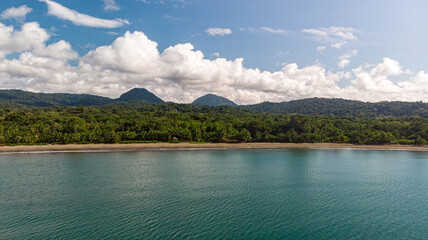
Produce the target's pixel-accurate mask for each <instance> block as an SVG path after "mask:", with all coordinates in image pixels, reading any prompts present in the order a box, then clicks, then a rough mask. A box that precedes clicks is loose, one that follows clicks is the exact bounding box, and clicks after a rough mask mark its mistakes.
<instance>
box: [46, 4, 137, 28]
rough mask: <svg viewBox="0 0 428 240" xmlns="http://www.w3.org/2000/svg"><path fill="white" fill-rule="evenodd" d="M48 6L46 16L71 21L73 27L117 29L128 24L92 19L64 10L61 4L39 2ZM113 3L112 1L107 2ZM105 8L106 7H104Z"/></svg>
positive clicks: (120, 20)
mask: <svg viewBox="0 0 428 240" xmlns="http://www.w3.org/2000/svg"><path fill="white" fill-rule="evenodd" d="M39 1H40V2H44V3H46V4H47V6H48V15H51V16H55V17H57V18H59V19H63V20H67V21H71V22H72V23H73V24H74V25H78V26H86V27H96V28H118V27H122V26H124V25H127V24H129V22H128V20H126V19H119V18H118V19H114V20H107V19H101V18H96V17H92V16H89V15H86V14H82V13H79V12H77V11H75V10H73V9H69V8H66V7H64V6H62V5H61V4H59V3H57V2H54V1H51V0H39ZM107 2H110V3H111V2H113V3H114V1H107ZM106 6H107V5H106Z"/></svg>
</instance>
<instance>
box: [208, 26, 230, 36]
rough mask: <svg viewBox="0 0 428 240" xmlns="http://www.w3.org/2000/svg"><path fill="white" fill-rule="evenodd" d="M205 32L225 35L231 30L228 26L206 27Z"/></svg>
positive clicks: (212, 34)
mask: <svg viewBox="0 0 428 240" xmlns="http://www.w3.org/2000/svg"><path fill="white" fill-rule="evenodd" d="M205 32H206V33H208V35H210V36H217V35H218V36H225V35H229V34H232V30H231V29H229V28H208V29H207V30H205Z"/></svg>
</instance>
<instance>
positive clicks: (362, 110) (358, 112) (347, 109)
mask: <svg viewBox="0 0 428 240" xmlns="http://www.w3.org/2000/svg"><path fill="white" fill-rule="evenodd" d="M243 107H245V108H248V109H251V110H254V111H257V112H264V113H281V114H290V113H298V114H319V115H325V114H333V115H338V116H339V115H340V116H354V117H360V116H362V117H376V116H382V117H388V116H395V117H401V116H420V117H428V103H423V102H378V103H369V102H361V101H353V100H345V99H328V98H308V99H302V100H295V101H290V102H281V103H271V102H264V103H260V104H255V105H248V106H243Z"/></svg>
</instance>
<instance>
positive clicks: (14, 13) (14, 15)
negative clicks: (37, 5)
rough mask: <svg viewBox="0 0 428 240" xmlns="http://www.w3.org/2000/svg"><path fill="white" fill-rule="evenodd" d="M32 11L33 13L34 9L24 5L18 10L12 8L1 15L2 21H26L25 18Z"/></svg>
mask: <svg viewBox="0 0 428 240" xmlns="http://www.w3.org/2000/svg"><path fill="white" fill-rule="evenodd" d="M32 11H33V9H32V8H29V7H27V5H22V6H20V7H18V8H15V7H11V8H9V9H6V10H4V11H3V12H2V13H1V14H0V17H1V18H2V19H15V20H17V21H19V22H23V21H24V20H25V17H26V16H27V14H29V13H30V12H32Z"/></svg>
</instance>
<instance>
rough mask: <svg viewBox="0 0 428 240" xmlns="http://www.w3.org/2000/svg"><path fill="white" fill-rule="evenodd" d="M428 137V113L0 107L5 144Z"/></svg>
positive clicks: (413, 140) (0, 137)
mask: <svg viewBox="0 0 428 240" xmlns="http://www.w3.org/2000/svg"><path fill="white" fill-rule="evenodd" d="M183 141H185V142H231V143H232V142H286V143H287V142H290V143H316V142H320V143H354V144H391V143H392V144H418V145H420V144H428V119H427V118H424V117H377V118H374V117H353V116H335V115H314V114H313V115H301V114H275V113H256V112H252V111H250V110H246V109H236V108H231V107H225V106H221V107H208V106H203V107H201V106H193V105H186V104H163V105H145V106H141V105H132V104H125V103H124V104H116V105H110V106H104V107H97V106H87V107H84V106H78V107H72V106H59V107H28V108H16V109H9V108H3V109H0V144H2V145H8V144H69V143H127V142H183Z"/></svg>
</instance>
